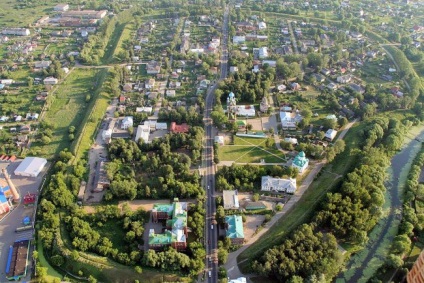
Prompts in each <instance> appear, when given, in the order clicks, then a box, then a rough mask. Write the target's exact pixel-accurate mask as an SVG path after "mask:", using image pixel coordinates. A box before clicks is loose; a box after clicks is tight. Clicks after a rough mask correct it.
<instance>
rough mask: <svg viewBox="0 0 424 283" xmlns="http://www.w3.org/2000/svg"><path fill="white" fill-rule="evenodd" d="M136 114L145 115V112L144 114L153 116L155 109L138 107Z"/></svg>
mask: <svg viewBox="0 0 424 283" xmlns="http://www.w3.org/2000/svg"><path fill="white" fill-rule="evenodd" d="M135 112H137V113H143V112H144V113H148V114H151V113H152V112H153V107H151V106H143V107H137V108H136V109H135Z"/></svg>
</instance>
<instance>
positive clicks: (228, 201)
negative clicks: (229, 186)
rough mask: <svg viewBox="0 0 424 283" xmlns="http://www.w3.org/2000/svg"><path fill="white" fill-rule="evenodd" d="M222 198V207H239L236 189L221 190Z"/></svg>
mask: <svg viewBox="0 0 424 283" xmlns="http://www.w3.org/2000/svg"><path fill="white" fill-rule="evenodd" d="M222 198H223V202H224V209H239V208H240V204H239V199H238V193H237V190H232V191H229V190H224V191H222Z"/></svg>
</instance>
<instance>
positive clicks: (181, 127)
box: [170, 122, 190, 133]
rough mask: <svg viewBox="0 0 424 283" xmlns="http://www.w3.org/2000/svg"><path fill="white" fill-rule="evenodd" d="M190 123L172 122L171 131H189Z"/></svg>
mask: <svg viewBox="0 0 424 283" xmlns="http://www.w3.org/2000/svg"><path fill="white" fill-rule="evenodd" d="M189 128H190V127H189V125H187V124H186V123H182V124H181V125H177V123H175V122H172V123H171V128H170V130H171V133H188V130H189Z"/></svg>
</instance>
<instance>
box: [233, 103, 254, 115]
mask: <svg viewBox="0 0 424 283" xmlns="http://www.w3.org/2000/svg"><path fill="white" fill-rule="evenodd" d="M235 108H236V115H237V116H243V117H255V116H256V111H255V106H254V105H236V107H235Z"/></svg>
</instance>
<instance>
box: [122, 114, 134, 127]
mask: <svg viewBox="0 0 424 283" xmlns="http://www.w3.org/2000/svg"><path fill="white" fill-rule="evenodd" d="M133 125H134V119H133V117H132V116H126V117H124V119H122V122H121V129H123V130H126V129H128V128H130V127H132V126H133Z"/></svg>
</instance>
